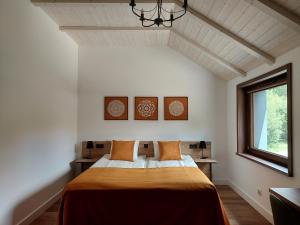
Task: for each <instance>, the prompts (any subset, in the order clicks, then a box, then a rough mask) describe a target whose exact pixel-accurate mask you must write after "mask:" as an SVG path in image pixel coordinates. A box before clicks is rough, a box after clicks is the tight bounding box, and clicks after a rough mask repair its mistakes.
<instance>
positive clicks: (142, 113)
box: [134, 97, 158, 120]
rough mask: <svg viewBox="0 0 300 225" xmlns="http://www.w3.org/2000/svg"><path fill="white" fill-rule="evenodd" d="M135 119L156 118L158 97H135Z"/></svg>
mask: <svg viewBox="0 0 300 225" xmlns="http://www.w3.org/2000/svg"><path fill="white" fill-rule="evenodd" d="M134 119H135V120H158V97H135V113H134Z"/></svg>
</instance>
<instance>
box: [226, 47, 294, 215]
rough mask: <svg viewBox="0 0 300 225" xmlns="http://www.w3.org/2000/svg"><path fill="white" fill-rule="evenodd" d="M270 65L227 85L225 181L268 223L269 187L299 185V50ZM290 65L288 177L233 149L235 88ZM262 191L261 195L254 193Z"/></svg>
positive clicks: (234, 142)
mask: <svg viewBox="0 0 300 225" xmlns="http://www.w3.org/2000/svg"><path fill="white" fill-rule="evenodd" d="M276 61H277V62H276V64H275V65H273V66H268V65H263V66H261V67H258V68H257V69H255V70H253V71H251V72H250V73H249V76H247V77H246V78H237V79H235V80H232V81H230V82H228V86H227V96H228V108H227V109H228V113H227V115H228V132H227V133H228V165H229V174H228V177H229V180H230V182H231V183H232V185H233V187H235V188H236V189H237V190H238V191H240V193H243V196H244V197H245V198H246V199H247V200H248V201H250V203H252V204H253V206H255V207H256V208H257V209H259V211H260V212H261V213H262V214H263V215H264V216H266V217H267V218H268V219H269V220H271V208H270V203H269V188H270V187H293V186H295V187H299V186H300V151H299V148H300V101H299V98H300V88H299V84H300V47H299V48H297V49H294V50H293V51H290V52H289V53H287V54H285V55H283V56H281V57H279V58H278V59H277V60H276ZM290 62H292V63H293V68H292V69H293V129H294V136H293V139H294V175H295V176H294V177H292V178H290V177H287V176H285V175H282V174H280V173H278V172H276V171H273V170H271V169H269V168H266V167H264V166H261V165H259V164H257V163H255V162H252V161H250V160H247V159H245V158H242V157H240V156H237V155H235V153H236V151H237V147H236V138H237V137H236V85H237V84H238V83H241V82H243V81H245V80H248V79H251V78H253V77H256V76H259V75H262V74H263V73H266V72H268V71H271V70H272V69H275V68H278V67H280V66H282V65H285V64H287V63H290ZM258 189H261V190H262V196H260V195H258V194H257V190H258Z"/></svg>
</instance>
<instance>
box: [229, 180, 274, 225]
mask: <svg viewBox="0 0 300 225" xmlns="http://www.w3.org/2000/svg"><path fill="white" fill-rule="evenodd" d="M228 185H229V186H230V187H231V188H232V189H233V190H234V191H235V192H237V193H238V194H239V195H240V196H241V197H242V198H243V199H244V200H246V201H247V202H248V203H249V204H250V205H251V206H252V207H253V208H254V209H256V211H258V212H259V213H260V214H261V215H262V216H263V217H265V218H266V219H267V220H268V221H269V222H270V223H271V224H274V222H273V215H272V212H271V211H269V210H267V209H266V208H265V207H264V206H263V205H261V204H260V203H259V202H257V201H256V200H255V199H254V198H253V197H251V196H250V195H248V194H247V193H246V192H245V191H244V190H242V189H241V188H240V187H239V186H237V185H236V184H234V183H233V182H232V181H231V180H228Z"/></svg>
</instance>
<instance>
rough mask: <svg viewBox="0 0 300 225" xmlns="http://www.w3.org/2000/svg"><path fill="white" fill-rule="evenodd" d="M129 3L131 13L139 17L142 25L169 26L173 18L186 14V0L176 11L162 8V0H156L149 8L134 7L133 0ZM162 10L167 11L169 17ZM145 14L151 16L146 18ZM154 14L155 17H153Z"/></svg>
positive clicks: (171, 24)
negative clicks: (152, 6) (151, 7)
mask: <svg viewBox="0 0 300 225" xmlns="http://www.w3.org/2000/svg"><path fill="white" fill-rule="evenodd" d="M129 5H130V6H131V9H132V12H133V14H134V15H136V16H137V17H139V18H140V21H142V26H143V27H152V26H155V25H156V26H158V27H159V26H160V25H162V26H163V27H166V28H171V27H172V26H173V22H174V21H175V20H177V19H179V18H181V17H183V16H184V15H185V14H186V11H187V8H188V0H184V2H183V6H182V9H181V10H177V11H173V10H171V11H169V10H167V9H165V8H163V1H162V0H157V3H156V6H155V7H154V8H153V9H150V10H144V9H138V8H136V3H135V0H131V1H130V3H129ZM163 12H165V13H168V14H169V18H166V17H165V16H164V14H163ZM145 14H151V16H150V17H148V18H147V17H146V16H145ZM155 16H157V17H156V18H154V17H155Z"/></svg>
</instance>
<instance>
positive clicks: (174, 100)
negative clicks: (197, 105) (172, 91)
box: [164, 97, 188, 120]
mask: <svg viewBox="0 0 300 225" xmlns="http://www.w3.org/2000/svg"><path fill="white" fill-rule="evenodd" d="M164 117H165V120H188V97H164Z"/></svg>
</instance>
